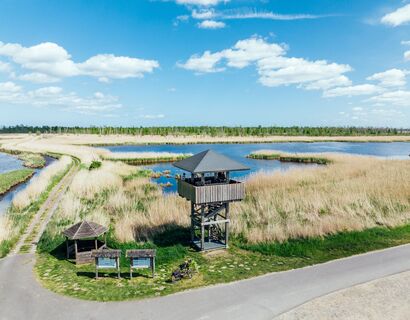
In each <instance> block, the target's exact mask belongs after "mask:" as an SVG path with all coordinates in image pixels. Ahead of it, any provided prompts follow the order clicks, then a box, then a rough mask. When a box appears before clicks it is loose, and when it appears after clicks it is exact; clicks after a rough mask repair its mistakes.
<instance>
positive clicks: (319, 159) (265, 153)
mask: <svg viewBox="0 0 410 320" xmlns="http://www.w3.org/2000/svg"><path fill="white" fill-rule="evenodd" d="M247 157H248V158H250V159H256V160H279V161H281V162H298V163H316V164H330V163H331V162H332V161H331V160H330V159H329V158H325V157H323V156H321V155H318V154H306V153H299V154H291V153H284V152H280V151H275V150H259V151H255V152H253V153H251V154H249V155H248V156H247Z"/></svg>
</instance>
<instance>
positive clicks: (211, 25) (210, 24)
mask: <svg viewBox="0 0 410 320" xmlns="http://www.w3.org/2000/svg"><path fill="white" fill-rule="evenodd" d="M198 28H200V29H222V28H225V23H223V22H221V21H215V20H204V21H201V22H200V23H198Z"/></svg>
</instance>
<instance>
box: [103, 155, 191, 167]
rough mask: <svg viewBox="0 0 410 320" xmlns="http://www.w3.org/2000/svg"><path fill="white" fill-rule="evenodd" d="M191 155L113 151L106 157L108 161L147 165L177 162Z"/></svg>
mask: <svg viewBox="0 0 410 320" xmlns="http://www.w3.org/2000/svg"><path fill="white" fill-rule="evenodd" d="M189 156H191V155H185V154H170V155H162V153H154V152H151V153H149V154H148V155H146V153H135V154H134V155H127V154H122V153H118V154H116V153H111V155H110V156H106V157H104V159H105V160H108V161H121V162H124V163H126V164H129V165H147V164H153V163H163V162H175V161H179V160H182V159H185V158H188V157H189Z"/></svg>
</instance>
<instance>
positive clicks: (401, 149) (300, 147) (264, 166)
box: [104, 142, 410, 192]
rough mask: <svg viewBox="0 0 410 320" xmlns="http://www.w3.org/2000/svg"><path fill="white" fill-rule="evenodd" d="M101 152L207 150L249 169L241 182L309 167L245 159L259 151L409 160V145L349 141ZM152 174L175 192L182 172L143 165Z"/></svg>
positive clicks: (120, 148)
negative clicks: (264, 173) (254, 176)
mask: <svg viewBox="0 0 410 320" xmlns="http://www.w3.org/2000/svg"><path fill="white" fill-rule="evenodd" d="M104 148H105V149H108V150H111V151H112V152H175V153H193V154H195V153H198V152H201V151H204V150H207V149H213V150H214V151H216V152H219V153H222V154H225V155H227V156H229V157H231V158H232V159H235V160H237V161H239V162H241V163H242V164H244V165H246V166H248V167H249V168H250V170H249V171H247V172H235V173H232V175H231V176H232V177H235V178H239V179H243V178H245V177H246V176H247V175H249V174H251V173H254V172H257V171H276V170H281V171H286V170H289V169H292V168H295V167H298V168H300V167H302V168H306V167H312V166H316V165H314V164H302V163H287V162H280V161H276V160H273V161H272V160H254V159H248V158H246V156H247V155H248V154H249V153H251V152H253V151H257V150H261V149H274V150H279V151H283V152H290V153H296V152H297V153H307V152H308V153H311V152H312V153H314V152H337V153H348V154H358V155H369V156H376V157H383V158H399V159H409V154H410V143H409V142H390V143H376V142H369V143H358V142H354V143H350V142H314V143H299V142H286V143H247V144H185V145H126V146H106V147H104ZM145 167H146V168H149V169H152V170H154V171H164V170H169V171H170V172H171V173H170V176H169V178H167V177H165V176H162V177H160V178H159V179H153V180H154V181H155V182H157V183H160V184H166V183H167V182H170V183H171V184H172V186H171V187H169V188H164V190H165V191H166V192H174V191H176V183H175V179H174V177H175V174H181V173H182V171H181V170H179V169H177V168H175V167H173V166H172V164H171V163H161V164H154V165H149V166H145Z"/></svg>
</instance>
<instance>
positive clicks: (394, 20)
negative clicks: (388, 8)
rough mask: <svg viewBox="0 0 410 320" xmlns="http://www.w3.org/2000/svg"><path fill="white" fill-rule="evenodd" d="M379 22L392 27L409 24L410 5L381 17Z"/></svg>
mask: <svg viewBox="0 0 410 320" xmlns="http://www.w3.org/2000/svg"><path fill="white" fill-rule="evenodd" d="M381 22H382V23H384V24H387V25H390V26H393V27H397V26H399V25H402V24H405V23H408V22H410V4H407V5H405V6H404V7H401V8H399V9H397V10H396V11H393V12H391V13H388V14H386V15H385V16H383V17H382V19H381Z"/></svg>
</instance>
